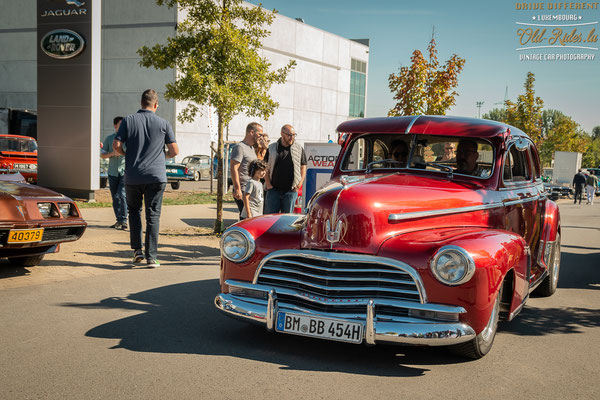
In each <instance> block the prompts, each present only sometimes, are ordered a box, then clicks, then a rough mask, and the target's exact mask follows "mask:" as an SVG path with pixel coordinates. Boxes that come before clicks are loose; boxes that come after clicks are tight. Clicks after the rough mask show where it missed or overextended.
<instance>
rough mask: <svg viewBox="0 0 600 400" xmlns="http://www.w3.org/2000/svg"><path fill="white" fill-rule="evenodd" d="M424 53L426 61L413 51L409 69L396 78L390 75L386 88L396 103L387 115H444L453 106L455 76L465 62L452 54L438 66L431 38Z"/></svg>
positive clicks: (456, 78)
mask: <svg viewBox="0 0 600 400" xmlns="http://www.w3.org/2000/svg"><path fill="white" fill-rule="evenodd" d="M427 51H428V53H429V59H428V60H426V59H425V57H424V56H423V53H421V51H420V50H415V51H414V52H413V54H412V57H411V66H410V67H401V68H400V71H399V72H398V74H397V75H396V74H390V76H389V78H388V85H389V88H390V90H391V91H392V93H395V94H394V100H396V101H397V102H396V105H395V106H394V108H392V109H391V110H390V111H389V112H388V116H391V117H393V116H400V115H416V114H427V115H445V114H446V111H448V109H450V107H452V106H453V105H454V104H456V99H455V98H456V96H458V93H457V92H456V91H455V90H454V88H456V86H458V74H460V72H461V71H462V69H463V67H464V65H465V59H463V58H460V57H459V56H458V55H456V54H453V55H452V57H450V59H449V60H448V61H446V64H445V65H444V66H443V67H440V64H439V62H438V59H437V49H436V43H435V39H434V37H433V35H432V37H431V41H430V42H429V46H428V47H427Z"/></svg>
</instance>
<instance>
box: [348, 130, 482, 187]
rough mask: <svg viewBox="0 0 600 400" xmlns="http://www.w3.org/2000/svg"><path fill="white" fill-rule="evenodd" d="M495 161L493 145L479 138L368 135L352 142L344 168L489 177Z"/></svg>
mask: <svg viewBox="0 0 600 400" xmlns="http://www.w3.org/2000/svg"><path fill="white" fill-rule="evenodd" d="M493 161H494V148H493V146H492V145H491V143H490V142H488V141H486V140H483V139H479V138H465V137H455V136H434V135H406V134H399V135H390V134H383V135H382V134H367V135H362V136H360V137H358V138H356V139H354V140H353V142H352V143H351V144H350V146H349V147H348V151H347V152H346V155H345V157H344V161H343V163H342V170H344V171H360V170H367V168H369V169H371V170H377V169H409V170H428V171H438V172H440V173H446V174H447V173H449V172H452V173H453V174H460V175H468V176H474V177H478V178H489V177H490V176H491V175H492V172H493V166H494V165H493V164H494V162H493Z"/></svg>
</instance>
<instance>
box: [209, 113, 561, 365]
mask: <svg viewBox="0 0 600 400" xmlns="http://www.w3.org/2000/svg"><path fill="white" fill-rule="evenodd" d="M338 131H339V132H340V133H343V134H346V138H345V140H344V142H343V145H342V150H341V153H340V156H339V158H338V161H337V163H336V166H335V168H334V171H333V173H332V176H331V181H330V183H329V184H328V185H326V186H325V187H324V188H322V189H320V190H319V191H318V192H317V193H315V195H314V196H313V197H312V199H311V200H310V202H309V204H308V213H307V215H300V216H299V215H295V214H275V215H266V216H262V217H257V218H253V219H249V220H244V221H240V222H239V223H237V224H235V225H233V226H232V227H230V228H229V229H227V230H226V231H225V233H224V234H223V236H222V239H221V254H222V257H221V273H220V284H221V293H220V294H219V295H218V296H217V297H216V298H215V304H216V306H217V308H218V309H219V310H221V311H223V312H225V313H226V314H227V315H230V316H233V317H238V318H240V319H243V320H245V321H249V322H254V323H258V324H262V325H263V326H265V327H266V329H267V330H269V331H275V332H278V333H289V334H296V335H304V336H311V337H316V338H322V339H328V340H337V341H345V342H350V343H366V344H370V345H373V344H377V343H396V344H405V345H429V346H450V348H451V349H452V350H453V351H454V352H456V353H458V354H461V355H463V356H465V357H469V358H480V357H483V356H484V355H485V354H486V353H488V352H489V350H490V349H491V347H492V344H493V341H494V337H495V335H496V330H497V327H498V319H499V318H504V319H507V320H512V319H513V318H515V316H516V315H517V314H518V313H519V312H520V311H521V309H522V308H523V306H524V305H525V302H526V301H527V299H528V298H529V295H530V293H531V292H532V291H533V290H537V292H538V293H539V294H540V295H542V296H550V295H552V294H553V293H554V292H555V291H556V288H557V283H558V274H559V267H560V231H561V228H560V215H559V211H558V207H557V205H556V203H554V202H553V201H551V200H549V199H548V198H547V195H546V192H545V191H544V186H543V183H542V178H541V168H540V161H539V157H538V152H537V149H536V147H535V145H534V143H533V142H532V141H531V139H530V138H529V137H528V136H527V135H526V134H525V133H523V132H522V131H520V130H519V129H516V128H514V127H511V126H508V125H505V124H501V123H497V122H492V121H486V120H481V119H470V118H457V117H442V116H417V117H396V118H373V119H357V120H352V121H347V122H344V123H342V124H341V125H340V126H339V127H338Z"/></svg>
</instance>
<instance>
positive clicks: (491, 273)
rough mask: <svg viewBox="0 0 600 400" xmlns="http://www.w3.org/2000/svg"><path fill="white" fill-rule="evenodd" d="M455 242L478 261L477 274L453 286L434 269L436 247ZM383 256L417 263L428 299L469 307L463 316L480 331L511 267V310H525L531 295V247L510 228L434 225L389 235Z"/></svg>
mask: <svg viewBox="0 0 600 400" xmlns="http://www.w3.org/2000/svg"><path fill="white" fill-rule="evenodd" d="M447 245H454V246H459V247H461V248H463V249H464V250H466V251H467V252H468V253H469V255H470V256H471V257H472V258H473V261H474V262H475V273H474V275H473V277H472V278H471V279H470V280H469V281H468V282H465V283H463V284H462V285H459V286H448V285H445V284H443V283H441V282H440V281H438V280H437V279H436V278H435V277H434V275H433V273H432V272H431V270H430V263H431V261H432V259H433V256H434V255H435V253H436V251H437V250H438V249H440V248H441V247H443V246H447ZM379 255H381V256H384V257H389V258H394V259H397V260H401V261H403V262H406V263H407V264H409V265H411V266H412V267H414V268H416V269H417V270H418V271H419V273H420V275H421V278H422V279H423V284H424V286H425V290H426V292H427V297H428V302H431V303H441V304H451V305H457V306H461V307H463V308H465V310H467V313H466V314H463V315H462V316H461V320H463V321H464V322H466V323H468V324H469V325H471V326H472V327H473V328H474V329H475V331H476V332H477V333H479V332H481V330H483V328H484V327H485V325H486V323H487V321H488V320H489V317H490V315H491V312H492V308H493V306H494V301H495V299H496V296H497V294H498V291H499V289H500V286H501V285H502V282H503V281H504V278H505V276H506V274H507V273H508V272H509V271H511V270H512V271H513V272H514V278H513V279H512V282H513V284H512V287H505V288H504V290H505V292H506V290H509V291H510V295H507V294H505V296H506V297H505V299H510V306H509V313H512V312H513V311H515V310H518V309H520V307H522V304H523V303H524V301H525V300H526V299H527V293H528V287H529V286H528V285H529V283H528V280H527V276H528V271H529V268H530V258H531V255H530V249H529V246H527V242H526V241H525V240H524V239H523V238H522V237H521V236H519V235H516V234H514V233H512V232H508V231H504V230H489V229H482V228H473V229H467V228H458V229H457V228H454V229H447V228H444V229H432V230H428V231H420V232H411V233H406V234H402V235H399V236H395V237H393V238H390V239H388V240H387V241H385V242H384V244H383V245H382V246H381V248H380V251H379Z"/></svg>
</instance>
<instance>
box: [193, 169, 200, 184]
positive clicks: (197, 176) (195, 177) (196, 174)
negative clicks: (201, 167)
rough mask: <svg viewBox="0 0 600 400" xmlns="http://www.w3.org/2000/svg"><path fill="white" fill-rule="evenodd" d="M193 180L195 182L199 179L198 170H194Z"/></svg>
mask: <svg viewBox="0 0 600 400" xmlns="http://www.w3.org/2000/svg"><path fill="white" fill-rule="evenodd" d="M194 180H195V181H196V182H198V181H199V180H200V172H198V171H196V172H194Z"/></svg>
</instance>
